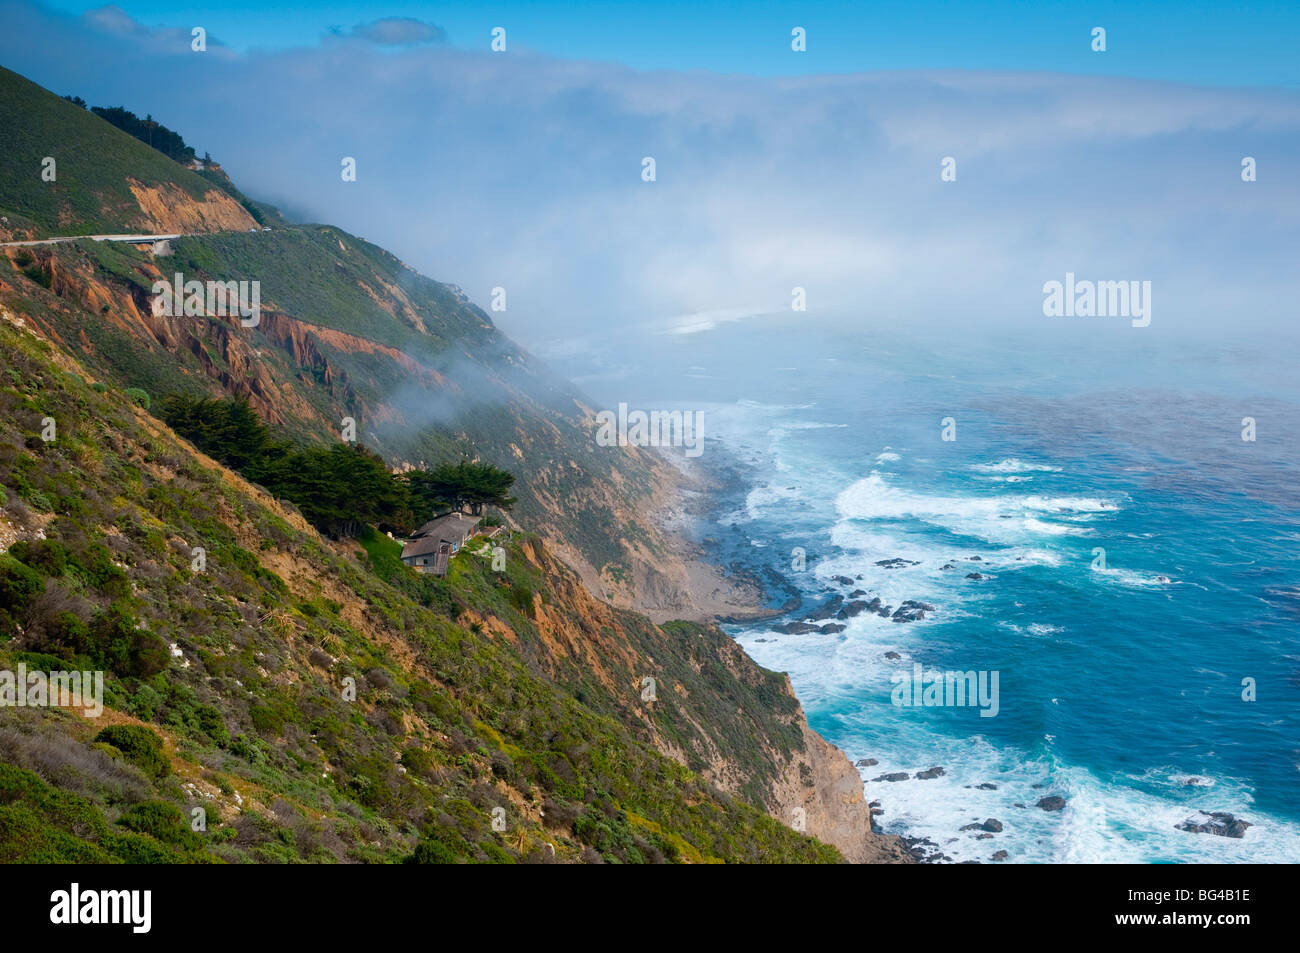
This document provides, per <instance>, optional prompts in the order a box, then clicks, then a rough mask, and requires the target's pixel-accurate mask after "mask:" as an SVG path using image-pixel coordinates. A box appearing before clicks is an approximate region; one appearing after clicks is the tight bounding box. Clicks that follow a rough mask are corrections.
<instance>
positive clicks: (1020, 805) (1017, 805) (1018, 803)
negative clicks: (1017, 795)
mask: <svg viewBox="0 0 1300 953" xmlns="http://www.w3.org/2000/svg"><path fill="white" fill-rule="evenodd" d="M1012 806H1013V807H1024V805H1023V804H1021V803H1020V802H1019V801H1017V802H1016V803H1015V804H1014V805H1012Z"/></svg>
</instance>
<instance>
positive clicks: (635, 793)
mask: <svg viewBox="0 0 1300 953" xmlns="http://www.w3.org/2000/svg"><path fill="white" fill-rule="evenodd" d="M0 366H3V368H4V371H3V379H2V380H0V484H2V485H3V487H4V495H3V503H4V507H5V512H4V520H5V524H4V525H5V528H6V529H10V528H12V529H14V530H16V531H17V532H18V533H20V534H21V535H24V536H26V537H27V538H29V539H31V538H35V537H36V535H37V529H38V528H41V527H43V529H42V532H43V533H44V535H45V537H46V538H47V540H49V541H50V542H47V543H44V544H41V545H42V546H44V547H47V548H49V547H52V546H53V545H54V544H56V543H57V545H58V547H60V549H61V550H62V552H63V554H64V555H63V558H62V560H61V561H56V562H57V563H58V565H56V566H50V565H46V564H42V568H41V569H40V570H39V571H40V573H41V574H42V576H43V582H44V592H43V594H41V595H40V596H38V597H35V598H34V599H31V600H28V602H27V604H25V605H23V606H21V607H16V606H10V607H9V608H10V609H12V610H13V611H14V612H15V613H17V617H18V618H19V619H20V620H21V621H20V622H16V623H15V624H13V625H11V626H9V627H8V631H6V632H4V633H3V636H0V639H2V641H0V668H12V667H13V666H14V665H15V664H16V663H17V662H18V661H20V660H23V661H26V662H27V663H28V665H29V667H32V668H45V669H49V668H55V667H56V666H57V667H70V665H71V664H74V663H77V662H82V663H84V662H85V660H84V659H74V658H72V657H71V656H72V654H73V653H72V652H71V651H69V650H68V649H67V648H65V647H61V644H60V633H65V632H66V630H67V629H68V628H69V627H70V626H72V623H71V622H70V621H69V619H68V618H67V616H66V615H65V614H64V613H71V614H72V615H73V616H76V617H77V618H78V619H80V620H81V621H82V622H83V623H91V624H92V625H93V624H94V622H95V620H96V619H97V618H98V617H99V616H100V615H101V614H102V613H103V612H104V610H106V609H108V608H109V607H115V608H117V609H119V610H121V611H122V612H124V613H126V614H127V617H128V618H129V619H131V620H133V621H136V622H138V625H139V626H140V630H139V631H144V632H148V633H153V634H155V635H157V636H158V637H159V638H161V639H162V640H163V641H164V642H165V643H170V644H174V645H175V646H176V647H177V649H179V651H180V652H181V655H180V656H179V657H176V658H173V659H172V660H171V661H170V663H169V664H168V665H166V667H165V668H164V669H163V670H162V671H160V672H157V673H154V674H150V675H148V676H144V677H135V676H130V675H126V674H124V673H123V672H121V671H114V672H110V674H109V677H108V692H107V694H108V705H109V706H110V709H109V711H108V712H106V714H105V717H104V719H103V720H102V721H101V724H102V723H104V722H131V723H144V724H148V725H151V726H153V727H154V729H155V730H157V731H158V732H159V733H160V735H161V736H162V737H163V738H164V740H165V742H166V751H167V757H168V759H169V761H170V766H169V768H168V769H167V770H166V771H165V773H163V774H162V775H161V776H157V777H154V776H150V775H149V774H147V773H146V772H144V771H142V770H140V768H138V767H137V766H135V765H133V764H130V763H127V762H126V761H124V760H123V758H122V757H120V756H119V755H118V754H117V752H116V751H115V750H114V749H112V748H106V747H104V746H96V745H95V744H94V743H93V739H94V734H95V731H96V729H97V728H98V727H99V725H92V724H90V723H88V722H87V721H85V720H83V719H80V718H78V717H76V716H74V715H72V714H69V713H66V712H60V711H42V710H31V709H28V710H19V709H12V708H5V709H0V762H3V763H5V764H7V765H8V767H6V768H5V769H4V770H0V859H3V860H26V861H37V860H45V861H48V860H52V859H61V860H78V861H80V860H106V859H109V860H111V859H116V860H140V859H143V860H167V861H175V862H189V861H207V860H212V859H218V860H227V861H236V862H237V861H249V860H252V861H293V860H307V861H326V862H329V861H336V860H361V861H392V860H397V859H401V858H403V857H405V856H407V855H409V854H410V853H411V852H412V850H414V849H415V848H416V845H417V843H419V844H420V849H419V850H420V856H422V857H423V858H425V859H431V860H473V861H499V862H511V861H515V860H533V861H542V862H545V861H547V860H549V859H550V857H551V854H550V848H549V847H547V846H546V845H547V844H551V845H554V849H555V857H556V858H557V859H560V860H577V859H583V858H584V857H585V859H588V860H591V859H596V858H598V857H600V858H603V859H606V860H611V861H639V860H656V859H677V860H689V861H702V860H710V859H713V860H724V861H739V860H764V861H779V860H792V861H793V860H797V861H810V860H836V859H838V854H837V852H835V851H834V850H833V849H831V848H828V847H825V846H824V845H821V844H818V843H817V842H815V841H812V840H810V839H808V838H805V837H802V836H800V835H798V834H795V833H794V832H792V831H790V830H789V829H787V828H785V827H783V826H782V825H780V824H778V823H777V822H775V821H773V820H771V819H770V818H768V817H767V816H765V815H764V814H763V813H762V812H761V811H760V810H758V809H757V808H755V807H753V806H751V805H749V804H747V803H744V802H742V801H740V800H734V799H732V798H729V797H727V796H725V795H722V794H720V793H719V792H717V791H716V790H714V789H713V788H712V787H710V786H709V785H708V784H706V783H704V782H702V781H701V779H700V778H699V777H698V776H697V775H696V774H694V773H692V772H691V771H689V770H688V769H687V768H685V767H683V766H681V765H680V764H678V763H677V762H675V761H672V760H670V759H668V758H666V757H664V756H663V755H661V754H659V753H657V752H656V751H655V750H653V749H652V747H651V746H650V744H649V743H648V739H650V738H651V737H653V736H654V735H655V734H656V733H663V734H668V735H671V736H673V737H678V738H682V739H683V740H685V741H686V743H687V745H689V744H690V740H689V738H688V736H689V734H690V733H691V732H692V731H696V730H698V729H697V728H692V727H691V725H692V724H696V723H700V722H703V721H707V720H708V718H710V717H713V716H714V715H716V716H719V717H722V718H723V722H724V725H723V727H722V728H720V729H716V730H717V731H718V732H719V738H718V739H717V740H715V741H714V742H713V743H714V744H715V745H716V744H718V743H719V742H721V743H725V744H728V745H731V746H738V747H740V749H741V751H742V756H743V753H744V752H745V751H746V750H749V751H754V752H757V751H758V750H760V749H761V748H762V747H763V745H764V743H765V741H766V739H767V738H769V737H770V736H771V735H772V734H777V735H779V734H780V733H781V729H780V727H779V725H777V724H776V723H775V722H774V723H772V724H767V723H764V719H765V718H767V717H768V711H769V709H765V708H764V707H763V704H762V703H763V700H764V699H765V698H768V699H769V700H771V696H770V686H769V687H767V688H765V687H764V686H765V685H768V683H769V677H768V676H766V675H762V674H759V675H756V676H754V678H753V679H752V682H753V685H751V686H750V687H745V686H743V685H737V684H735V683H733V682H729V681H728V680H727V679H725V678H724V677H722V674H721V669H719V667H718V665H717V664H716V663H717V660H716V659H715V658H712V657H711V654H712V653H713V652H714V651H715V649H716V648H717V647H716V646H714V645H713V644H712V643H710V642H709V641H708V640H701V641H698V642H697V643H695V644H694V645H693V646H691V647H689V648H686V649H684V650H682V649H679V651H684V652H685V655H686V657H682V658H673V659H669V658H664V659H660V660H658V664H659V669H657V672H659V673H660V674H661V677H662V679H663V683H664V684H665V685H672V684H674V683H678V682H685V683H687V684H688V685H689V688H690V691H691V692H692V693H695V694H703V693H706V692H708V693H712V696H711V699H710V701H709V706H710V708H711V709H712V711H713V714H712V715H710V714H708V712H707V711H706V710H693V711H692V710H689V704H690V702H689V701H687V700H683V701H681V702H676V701H675V700H674V698H673V696H672V693H670V692H668V691H667V690H665V691H663V692H662V693H661V698H665V696H667V698H665V701H666V704H663V705H661V706H660V707H659V708H658V709H657V710H656V711H655V712H654V713H653V714H652V715H651V716H650V719H649V721H646V720H645V719H644V718H638V717H630V716H629V714H628V711H629V709H630V708H631V706H633V705H634V704H635V702H634V701H633V700H632V699H635V698H637V697H638V695H637V694H636V693H637V691H638V687H637V685H636V683H635V681H633V682H632V683H631V684H623V683H621V682H618V683H615V684H608V683H605V682H601V681H600V680H599V679H594V680H593V679H590V678H589V679H587V680H586V681H587V684H585V685H583V686H575V684H574V683H575V682H576V681H578V680H580V675H579V670H578V668H577V667H569V668H568V669H567V671H565V672H562V673H561V677H559V678H555V679H553V678H552V677H551V676H550V675H549V674H548V671H547V669H548V668H550V667H551V666H548V665H545V664H541V663H540V662H539V657H538V652H537V649H538V646H539V641H538V639H539V637H538V636H537V634H536V633H537V631H538V626H537V620H538V619H540V618H542V617H543V616H545V615H547V614H549V613H558V614H560V615H561V616H564V615H565V614H566V613H570V612H577V611H579V608H578V607H571V606H569V605H567V604H566V602H565V600H566V599H567V598H569V597H568V596H566V595H565V594H564V592H565V588H566V585H567V583H566V582H565V580H564V579H563V578H562V577H561V576H557V575H556V570H555V569H554V568H553V567H550V566H549V559H548V558H546V557H545V556H544V555H539V554H540V552H541V551H540V549H539V548H538V544H537V543H536V541H535V540H530V539H521V540H519V541H516V542H513V543H510V544H509V547H508V559H507V565H508V567H509V571H508V572H506V573H494V572H492V571H491V569H490V567H489V564H488V563H487V561H485V560H479V559H477V558H475V557H472V556H469V555H466V556H462V557H459V558H458V559H457V561H456V571H455V574H454V576H453V579H452V580H451V581H449V582H442V581H438V580H432V579H427V578H424V577H415V576H414V575H412V574H409V573H406V572H405V570H404V569H402V568H401V567H400V566H399V565H395V564H394V560H395V554H394V552H393V545H392V544H391V542H390V541H387V540H385V539H383V538H379V537H371V538H369V539H368V540H367V548H368V550H369V551H368V552H366V553H365V555H364V558H354V557H353V556H350V555H347V554H343V553H340V552H339V551H337V550H335V549H334V548H331V547H330V546H328V545H326V544H324V543H323V542H322V541H321V540H320V539H319V538H318V537H317V536H316V535H315V534H314V533H312V532H311V531H310V530H308V529H306V528H305V527H303V526H301V525H298V524H297V521H296V520H295V518H294V517H293V515H292V514H287V513H285V512H284V511H282V510H279V509H278V508H277V507H276V506H275V505H274V504H273V503H272V501H270V500H269V499H268V498H266V497H264V496H261V495H259V494H257V493H256V491H254V490H253V489H251V488H249V487H247V486H246V485H245V484H242V481H239V480H238V479H237V478H235V477H233V475H231V474H228V473H226V472H223V471H221V470H220V468H217V467H215V466H214V465H212V464H211V463H210V461H205V460H204V459H203V458H199V457H198V456H197V455H196V454H195V453H194V452H193V451H192V450H190V449H188V446H187V445H184V444H183V443H182V442H181V441H179V440H178V439H177V438H175V437H174V436H173V435H172V434H171V433H170V431H168V430H167V429H166V428H165V427H164V426H163V425H161V424H160V423H159V422H157V421H156V420H154V419H153V418H151V417H149V416H148V415H146V414H144V413H143V412H142V411H139V410H136V409H134V408H132V407H131V406H130V405H129V404H128V402H127V401H126V400H125V399H124V398H123V397H122V395H121V394H120V393H118V392H117V391H116V390H115V389H111V388H110V389H107V390H104V391H100V390H97V389H95V388H92V387H91V386H90V385H88V384H86V383H85V382H84V381H83V380H82V379H81V377H80V376H79V374H78V373H76V372H79V371H80V368H79V367H77V366H75V365H73V364H72V362H71V360H69V359H68V358H66V357H65V356H63V355H61V354H60V353H59V352H58V351H57V350H55V349H53V348H51V347H50V346H49V345H47V344H45V343H43V342H40V341H38V340H37V339H36V338H34V337H33V336H31V335H30V334H28V333H26V332H22V331H18V330H15V329H14V328H13V327H12V326H11V325H10V323H8V322H7V321H6V322H0ZM46 416H49V417H53V418H54V419H55V420H56V421H57V423H58V439H57V440H56V441H54V442H52V443H46V442H44V441H42V440H41V439H40V438H39V436H37V434H38V433H39V431H40V428H41V426H42V424H41V421H42V419H43V418H44V417H46ZM196 545H203V546H204V547H205V549H206V552H207V565H206V568H205V570H204V571H202V572H195V571H192V547H193V546H196ZM9 558H10V557H6V556H0V560H4V559H9ZM29 558H32V559H33V561H34V562H40V561H39V560H36V559H35V558H34V557H32V556H31V555H30V554H29ZM47 562H48V560H47ZM110 567H116V569H114V568H110ZM386 579H387V580H389V581H385V580H386ZM0 608H4V607H0ZM644 626H645V623H644V622H643V621H641V620H639V619H636V618H634V617H631V616H628V615H626V614H618V615H617V616H616V617H614V619H613V623H612V625H607V626H606V627H605V631H604V632H603V638H604V640H605V643H606V644H605V645H603V646H602V647H601V651H602V652H607V653H610V654H611V655H614V656H618V655H628V654H631V655H633V656H635V655H636V654H637V652H638V651H640V649H639V648H638V647H637V643H638V640H645V639H658V640H659V641H661V642H663V641H665V639H666V638H667V636H666V634H665V633H662V632H658V633H657V634H656V633H655V632H651V631H650V630H649V629H645V628H643V627H644ZM632 628H636V629H637V632H636V633H635V634H631V629H632ZM656 631H657V630H656ZM569 635H570V637H572V638H574V639H582V638H585V637H587V633H584V632H583V631H582V630H581V629H580V628H579V627H577V626H574V627H573V629H572V631H571V632H570V633H569ZM668 641H672V640H671V639H669V640H668ZM32 653H45V654H32ZM52 655H53V656H60V657H61V660H60V661H58V662H56V660H55V658H53V657H51V656H52ZM701 663H702V664H701ZM754 671H755V672H760V671H761V670H758V669H756V668H755V669H754ZM345 678H354V679H355V680H356V685H357V700H356V701H355V702H350V701H345V700H344V699H343V698H342V697H341V691H340V688H341V685H342V684H343V681H342V680H343V679H345ZM771 678H775V676H771ZM754 693H757V695H756V696H755V695H754ZM747 705H748V706H752V710H753V711H757V712H758V713H759V715H758V723H757V724H751V725H748V726H745V725H743V724H741V723H739V722H737V721H735V720H734V719H733V721H731V722H728V721H727V720H726V718H725V715H726V712H727V711H728V710H733V711H735V710H738V709H739V708H741V707H742V706H747ZM751 717H753V716H750V715H747V716H745V720H746V721H748V720H749V719H750V718H751ZM774 717H775V716H774ZM724 738H725V741H724V740H723V739H724ZM761 761H762V759H759V761H758V762H755V764H756V765H757V766H756V767H752V768H751V769H749V770H751V771H752V772H753V773H754V774H753V776H754V777H755V778H759V777H760V775H761V774H762V773H763V772H764V771H768V770H772V768H771V766H768V767H764V766H763V765H762V764H761V763H760V762H761ZM760 786H761V784H760ZM167 805H172V807H171V808H167ZM196 805H202V806H204V807H205V808H206V809H207V810H208V811H209V825H208V831H207V832H206V833H203V834H201V835H198V837H197V839H196V838H195V837H193V836H186V832H185V830H184V828H183V827H179V826H178V825H177V823H174V817H173V816H172V815H168V814H167V811H168V810H173V811H174V810H175V809H183V810H184V811H185V812H186V814H185V815H184V816H186V817H188V812H189V811H190V810H191V809H192V808H193V807H194V806H196ZM494 807H503V808H504V809H505V811H506V814H505V817H506V824H507V830H506V831H505V832H497V831H494V830H493V829H492V826H491V814H492V809H493V808H494ZM160 816H161V817H162V820H161V821H160V820H158V818H159V817H160ZM128 827H129V828H130V829H129V830H128ZM128 834H129V835H130V836H128Z"/></svg>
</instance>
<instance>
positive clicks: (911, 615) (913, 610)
mask: <svg viewBox="0 0 1300 953" xmlns="http://www.w3.org/2000/svg"><path fill="white" fill-rule="evenodd" d="M933 611H934V606H932V605H930V603H928V602H916V601H915V600H913V599H908V600H907V601H906V602H904V603H903V604H902V605H901V606H899V607H898V608H897V609H896V610H895V611H894V616H893V619H894V621H895V622H915V621H916V620H917V619H924V618H925V614H926V613H927V612H933Z"/></svg>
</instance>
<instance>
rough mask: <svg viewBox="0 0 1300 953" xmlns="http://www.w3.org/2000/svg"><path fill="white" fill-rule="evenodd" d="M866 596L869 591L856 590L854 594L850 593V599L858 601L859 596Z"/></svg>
mask: <svg viewBox="0 0 1300 953" xmlns="http://www.w3.org/2000/svg"><path fill="white" fill-rule="evenodd" d="M866 594H867V590H865V589H854V590H853V591H852V592H850V593H849V598H850V599H856V598H858V596H865V595H866Z"/></svg>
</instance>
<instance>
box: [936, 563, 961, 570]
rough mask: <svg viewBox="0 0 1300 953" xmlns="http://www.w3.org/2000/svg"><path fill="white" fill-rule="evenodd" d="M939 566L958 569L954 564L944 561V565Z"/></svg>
mask: <svg viewBox="0 0 1300 953" xmlns="http://www.w3.org/2000/svg"><path fill="white" fill-rule="evenodd" d="M939 568H940V569H956V568H957V567H956V566H954V565H953V564H952V563H944V564H943V565H942V566H940V567H939Z"/></svg>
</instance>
